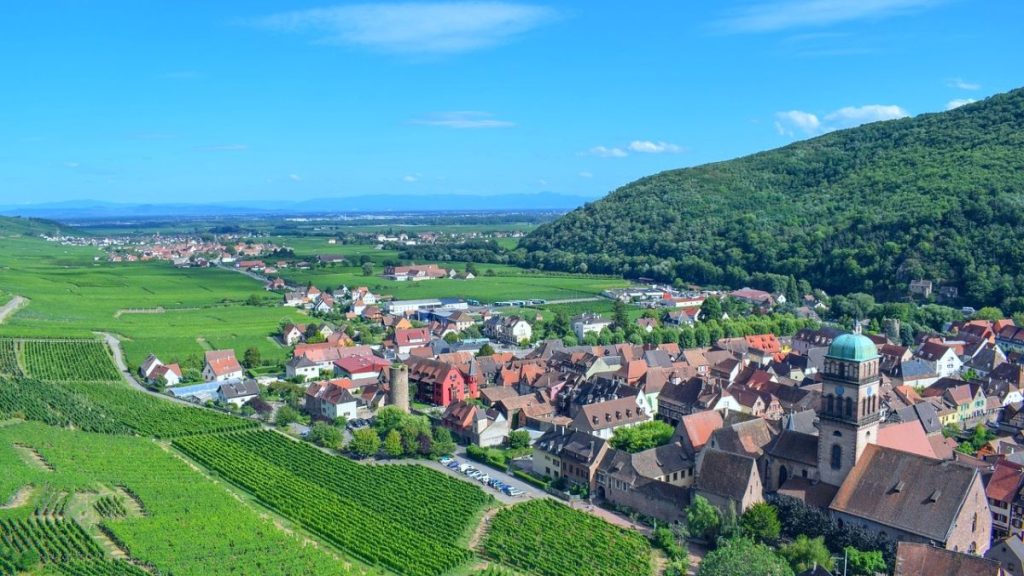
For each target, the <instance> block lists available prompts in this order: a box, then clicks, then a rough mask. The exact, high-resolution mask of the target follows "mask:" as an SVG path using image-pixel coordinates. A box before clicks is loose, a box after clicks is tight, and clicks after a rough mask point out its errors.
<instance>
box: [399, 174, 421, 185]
mask: <svg viewBox="0 0 1024 576" xmlns="http://www.w3.org/2000/svg"><path fill="white" fill-rule="evenodd" d="M417 180H419V178H417V177H415V176H413V175H412V174H409V175H406V176H402V181H403V182H409V183H410V184H411V183H413V182H416V181H417Z"/></svg>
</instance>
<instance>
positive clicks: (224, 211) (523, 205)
mask: <svg viewBox="0 0 1024 576" xmlns="http://www.w3.org/2000/svg"><path fill="white" fill-rule="evenodd" d="M591 200H593V198H588V197H584V196H571V195H566V194H555V193H552V192H542V193H538V194H501V195H495V196H483V195H458V194H446V195H410V194H404V195H380V196H351V197H336V198H317V199H312V200H301V201H296V202H287V201H280V200H275V201H256V202H213V203H209V204H189V203H177V204H156V203H117V202H102V201H96V200H71V201H66V202H50V203H39V204H18V205H15V204H12V205H6V206H4V205H0V215H7V216H26V217H36V218H55V219H60V220H78V219H97V218H122V217H132V218H140V217H145V218H161V217H182V216H184V217H200V216H235V215H238V216H252V215H309V214H352V213H357V214H368V213H410V212H455V211H458V212H465V211H481V212H483V211H495V212H496V211H501V212H505V211H519V210H572V209H573V208H577V207H579V206H582V205H583V204H584V203H585V202H588V201H591Z"/></svg>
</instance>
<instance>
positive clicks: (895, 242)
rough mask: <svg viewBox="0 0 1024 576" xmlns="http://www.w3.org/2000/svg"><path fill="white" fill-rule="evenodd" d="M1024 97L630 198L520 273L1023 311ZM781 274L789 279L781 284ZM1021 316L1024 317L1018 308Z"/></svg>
mask: <svg viewBox="0 0 1024 576" xmlns="http://www.w3.org/2000/svg"><path fill="white" fill-rule="evenodd" d="M1022 200H1024V89H1018V90H1014V91H1012V92H1009V93H1006V94H1000V95H997V96H993V97H991V98H988V99H986V100H985V101H983V102H978V103H975V104H971V105H968V106H963V107H961V108H957V109H955V110H952V111H949V112H942V113H938V114H924V115H921V116H917V117H915V118H906V119H902V120H894V121H889V122H879V123H874V124H869V125H865V126H860V127H858V128H853V129H849V130H843V131H840V132H833V133H830V134H826V135H824V136H821V137H818V138H814V139H811V140H806V141H802V142H797V143H794V144H791V145H789V146H786V147H784V148H779V149H776V150H771V151H768V152H762V153H759V154H754V155H752V156H747V157H744V158H739V159H736V160H730V161H727V162H719V163H715V164H707V165H703V166H698V167H695V168H687V169H682V170H673V171H669V172H663V173H661V174H656V175H654V176H650V177H647V178H643V179H641V180H638V181H636V182H633V183H631V184H628V185H626V186H624V187H622V188H620V189H618V190H616V191H615V192H613V193H611V194H609V195H608V196H607V197H605V198H603V199H602V200H600V201H597V202H593V203H591V204H588V205H586V206H584V207H582V208H579V209H577V210H575V211H573V212H570V213H569V214H567V215H566V216H564V217H562V218H560V219H559V220H556V221H555V222H553V223H549V224H545V225H543V226H541V227H539V228H538V229H537V230H535V231H534V232H532V233H531V234H530V235H529V236H528V237H527V238H525V239H524V240H523V242H521V244H520V246H521V247H523V248H525V249H526V250H527V254H526V257H525V264H526V265H530V266H540V265H543V267H544V268H547V269H560V270H587V271H589V272H598V273H621V274H625V275H626V276H628V277H638V276H648V277H652V278H657V279H661V280H667V281H671V280H674V279H675V278H681V279H682V280H684V281H686V282H694V283H699V284H705V285H709V284H718V285H730V286H734V287H740V286H744V285H761V286H762V287H767V286H770V285H771V284H772V283H773V282H774V283H778V282H779V281H780V280H783V281H784V280H785V279H788V277H789V276H791V275H792V276H794V277H795V278H796V279H797V280H807V281H809V282H810V283H811V284H812V285H814V286H815V287H819V288H823V289H825V290H826V291H828V292H830V293H849V292H869V293H874V294H875V295H876V296H886V297H894V296H904V295H905V294H906V286H907V284H908V283H909V281H910V280H912V279H915V278H927V279H932V280H940V279H941V280H943V283H946V284H951V285H955V286H958V287H959V289H960V295H961V299H962V300H963V302H964V303H971V304H982V303H984V304H1004V305H1006V304H1010V305H1009V306H1008V307H1010V308H1016V307H1020V308H1021V309H1024V299H1022V300H1018V301H1013V302H1010V303H1007V302H1005V301H1006V300H1007V299H1010V298H1017V297H1021V296H1024V203H1022ZM772 275H782V276H783V277H784V278H782V279H780V278H778V277H775V276H772ZM1015 304H1022V305H1021V306H1014V305H1015Z"/></svg>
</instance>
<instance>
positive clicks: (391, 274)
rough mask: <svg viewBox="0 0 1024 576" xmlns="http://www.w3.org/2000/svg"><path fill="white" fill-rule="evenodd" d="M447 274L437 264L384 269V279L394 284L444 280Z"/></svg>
mask: <svg viewBox="0 0 1024 576" xmlns="http://www.w3.org/2000/svg"><path fill="white" fill-rule="evenodd" d="M446 276H448V272H447V271H446V270H445V269H443V268H441V267H439V266H438V265H437V264H426V265H422V266H415V265H413V266H388V267H386V268H385V269H384V278H386V279H388V280H395V281H396V282H405V281H411V282H419V281H421V280H436V279H438V278H445V277H446Z"/></svg>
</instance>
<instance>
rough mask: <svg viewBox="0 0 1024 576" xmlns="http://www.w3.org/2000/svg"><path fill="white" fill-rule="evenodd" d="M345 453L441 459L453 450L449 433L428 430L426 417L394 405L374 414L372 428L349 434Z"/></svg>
mask: <svg viewBox="0 0 1024 576" xmlns="http://www.w3.org/2000/svg"><path fill="white" fill-rule="evenodd" d="M347 448H348V450H349V451H351V452H352V453H353V454H356V455H357V456H361V457H370V456H377V455H379V454H383V455H384V456H386V457H388V458H401V457H423V456H441V455H444V454H451V453H452V452H454V451H455V441H454V440H452V435H451V432H449V431H448V430H447V429H446V428H442V427H440V426H438V427H436V428H433V429H431V426H430V420H429V419H427V417H426V416H414V415H411V414H406V413H405V412H402V411H401V410H400V409H398V408H396V407H394V406H385V407H384V408H381V409H380V410H379V411H378V412H377V416H376V420H375V421H374V425H373V427H372V428H360V429H358V430H356V431H355V432H353V433H352V441H351V442H349V445H348V447H347Z"/></svg>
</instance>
